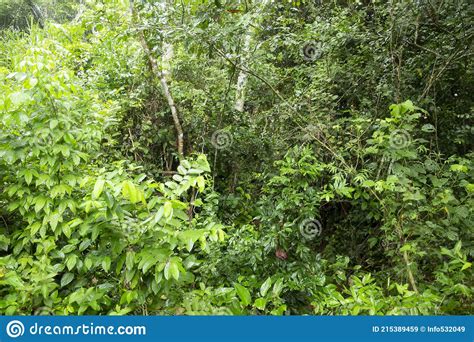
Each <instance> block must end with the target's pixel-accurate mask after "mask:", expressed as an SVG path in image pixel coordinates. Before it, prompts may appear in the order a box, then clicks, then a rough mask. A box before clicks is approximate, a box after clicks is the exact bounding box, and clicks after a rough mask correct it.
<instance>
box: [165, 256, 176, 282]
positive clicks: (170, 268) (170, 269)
mask: <svg viewBox="0 0 474 342" xmlns="http://www.w3.org/2000/svg"><path fill="white" fill-rule="evenodd" d="M163 273H164V276H165V279H166V280H169V279H171V278H174V279H176V280H178V279H179V268H178V264H177V262H176V259H175V258H171V259H170V260H168V262H167V263H166V265H165V269H164V270H163Z"/></svg>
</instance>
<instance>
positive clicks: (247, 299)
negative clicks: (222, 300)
mask: <svg viewBox="0 0 474 342" xmlns="http://www.w3.org/2000/svg"><path fill="white" fill-rule="evenodd" d="M234 288H235V290H236V291H237V295H238V296H239V298H240V301H241V302H242V304H243V305H244V306H247V305H249V304H250V303H251V301H252V296H251V295H250V292H249V290H247V288H245V287H244V286H242V285H240V284H235V285H234Z"/></svg>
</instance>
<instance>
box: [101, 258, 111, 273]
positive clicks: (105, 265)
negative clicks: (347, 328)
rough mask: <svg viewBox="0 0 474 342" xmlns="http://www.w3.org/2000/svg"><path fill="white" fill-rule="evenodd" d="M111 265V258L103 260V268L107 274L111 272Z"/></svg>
mask: <svg viewBox="0 0 474 342" xmlns="http://www.w3.org/2000/svg"><path fill="white" fill-rule="evenodd" d="M110 264H111V260H110V257H108V256H107V257H105V258H104V260H102V268H103V269H104V271H105V272H108V271H109V270H110Z"/></svg>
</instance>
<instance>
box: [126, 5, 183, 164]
mask: <svg viewBox="0 0 474 342" xmlns="http://www.w3.org/2000/svg"><path fill="white" fill-rule="evenodd" d="M130 10H131V12H132V20H133V21H134V22H135V19H137V18H136V17H137V16H138V14H136V13H135V11H134V4H133V0H131V1H130ZM139 40H140V43H141V45H142V48H143V50H144V52H145V55H146V56H147V58H148V62H149V64H150V68H151V70H152V72H153V73H154V74H155V75H156V77H158V78H159V80H160V83H161V88H162V89H163V93H164V95H165V97H166V100H167V101H168V106H169V107H170V109H171V116H172V118H173V123H174V127H175V129H176V134H177V149H178V155H179V157H180V158H181V157H182V156H183V155H184V134H183V128H182V126H181V122H180V120H179V115H178V110H177V108H176V104H175V102H174V99H173V96H172V95H171V92H170V89H169V87H168V81H167V80H166V74H165V72H163V71H160V68H159V67H158V62H157V61H156V58H155V57H154V56H153V54H152V52H151V50H150V47H149V46H148V43H147V41H146V39H145V35H144V34H143V31H142V30H139ZM171 51H172V50H171ZM170 59H171V56H170Z"/></svg>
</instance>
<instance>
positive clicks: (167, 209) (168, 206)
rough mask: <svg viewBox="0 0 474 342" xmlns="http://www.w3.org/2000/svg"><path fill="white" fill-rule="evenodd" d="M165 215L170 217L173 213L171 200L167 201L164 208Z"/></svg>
mask: <svg viewBox="0 0 474 342" xmlns="http://www.w3.org/2000/svg"><path fill="white" fill-rule="evenodd" d="M163 215H164V217H166V218H170V217H171V215H173V204H172V203H171V202H170V201H166V202H165V204H164V208H163Z"/></svg>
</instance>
